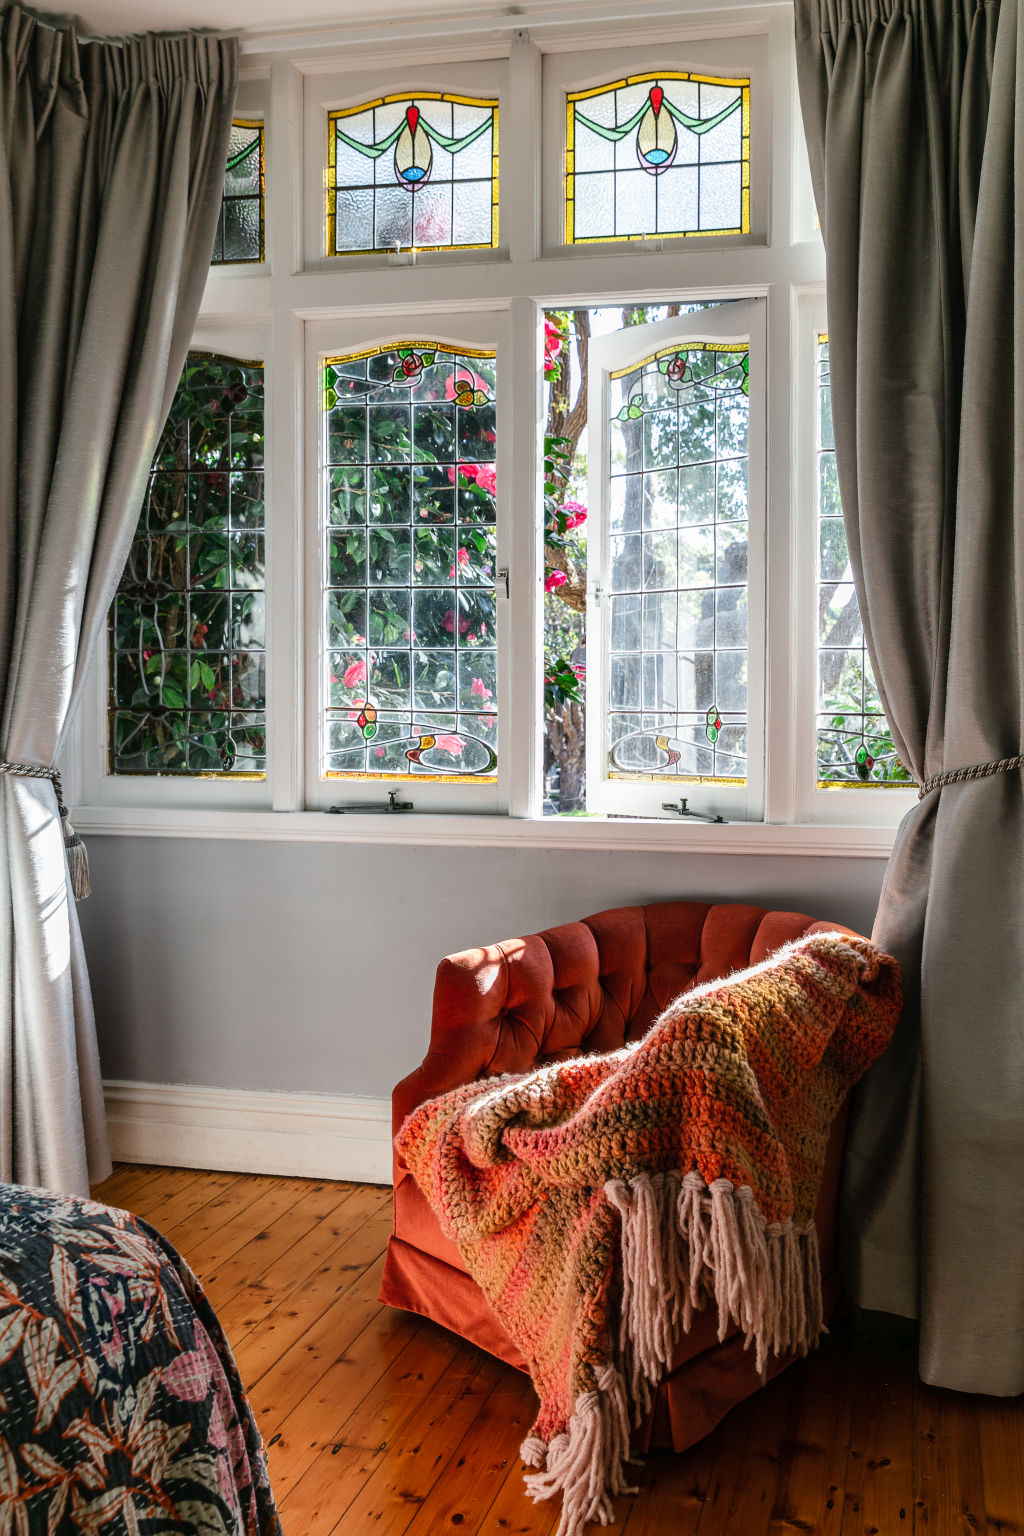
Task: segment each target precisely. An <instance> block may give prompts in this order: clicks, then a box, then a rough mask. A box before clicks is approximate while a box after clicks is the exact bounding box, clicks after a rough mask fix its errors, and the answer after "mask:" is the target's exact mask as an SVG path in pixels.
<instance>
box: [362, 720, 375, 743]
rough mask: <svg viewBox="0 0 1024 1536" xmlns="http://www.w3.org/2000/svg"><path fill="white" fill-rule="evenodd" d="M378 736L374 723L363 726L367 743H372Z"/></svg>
mask: <svg viewBox="0 0 1024 1536" xmlns="http://www.w3.org/2000/svg"><path fill="white" fill-rule="evenodd" d="M376 734H377V727H376V726H375V725H373V724H372V723H371V724H368V725H364V726H363V735H364V736H365V737H366V740H367V741H372V740H373V738H374V737H375V736H376Z"/></svg>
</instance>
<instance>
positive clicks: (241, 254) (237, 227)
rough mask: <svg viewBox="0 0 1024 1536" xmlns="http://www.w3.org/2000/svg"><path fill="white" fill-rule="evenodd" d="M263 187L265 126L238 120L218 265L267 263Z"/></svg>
mask: <svg viewBox="0 0 1024 1536" xmlns="http://www.w3.org/2000/svg"><path fill="white" fill-rule="evenodd" d="M263 185H264V169H263V123H262V121H260V120H257V119H250V118H235V120H234V121H233V122H232V124H231V138H230V143H229V148H228V163H227V167H226V169H225V171H224V196H223V198H222V199H221V205H220V220H219V222H218V224H217V238H216V240H215V241H214V245H213V261H214V264H215V265H218V264H226V263H231V262H255V261H262V260H263V258H264V240H263Z"/></svg>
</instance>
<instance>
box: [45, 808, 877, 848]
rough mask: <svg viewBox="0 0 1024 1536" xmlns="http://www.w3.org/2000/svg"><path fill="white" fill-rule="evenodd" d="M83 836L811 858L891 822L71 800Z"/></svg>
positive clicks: (861, 844) (864, 842)
mask: <svg viewBox="0 0 1024 1536" xmlns="http://www.w3.org/2000/svg"><path fill="white" fill-rule="evenodd" d="M72 819H73V821H74V825H75V827H76V828H77V830H78V831H80V832H82V833H83V834H85V835H86V836H102V837H204V838H221V839H230V840H233V841H234V840H240V841H244V842H286V843H295V842H298V843H307V842H308V843H377V844H381V843H398V844H403V845H405V846H409V847H450V848H457V847H465V848H504V847H509V848H558V849H567V850H569V849H573V850H625V851H629V850H634V851H637V852H665V853H704V854H707V853H731V854H752V853H761V854H769V855H775V856H778V855H780V854H784V855H790V856H803V857H811V858H814V857H818V858H862V859H884V858H888V856H889V853H890V850H891V849H892V845H893V840H894V838H895V836H896V828H895V827H881V826H879V827H849V826H811V825H802V826H780V825H778V824H766V823H762V822H730V823H726V824H725V825H723V826H709V825H707V824H706V823H703V822H693V823H690V824H684V823H681V822H670V821H662V820H656V821H655V820H651V821H645V820H639V819H638V820H636V821H632V820H630V821H619V820H611V821H603V820H599V819H594V820H590V819H587V818H583V817H579V818H575V817H573V818H566V820H564V821H562V820H558V819H556V818H552V817H544V818H536V819H516V818H512V817H508V816H452V815H427V814H421V813H417V812H413V813H408V814H398V815H388V814H387V813H382V814H379V815H354V816H353V815H344V816H338V815H331V814H329V813H328V812H326V811H263V810H261V811H256V810H253V811H247V810H215V809H205V808H203V809H200V808H196V809H191V810H181V809H178V808H170V807H164V808H160V807H153V806H149V807H145V808H143V807H138V808H126V807H124V808H122V807H109V806H79V807H78V808H77V809H76V810H75V811H74V812H73V818H72Z"/></svg>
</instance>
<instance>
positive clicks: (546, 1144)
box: [396, 934, 902, 1536]
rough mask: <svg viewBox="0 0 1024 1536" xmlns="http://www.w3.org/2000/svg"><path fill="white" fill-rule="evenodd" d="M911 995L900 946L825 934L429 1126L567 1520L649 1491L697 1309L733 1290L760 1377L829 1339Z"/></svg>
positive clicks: (441, 1182)
mask: <svg viewBox="0 0 1024 1536" xmlns="http://www.w3.org/2000/svg"><path fill="white" fill-rule="evenodd" d="M901 1000H902V999H901V991H900V981H899V971H898V967H897V965H896V962H895V960H893V959H892V958H891V956H889V955H886V954H883V953H882V952H881V951H880V950H878V949H876V948H875V946H874V945H872V944H870V943H869V942H868V941H867V940H866V939H861V938H852V937H848V936H845V935H840V934H817V935H814V936H813V937H811V938H806V939H802V940H798V941H797V942H796V943H794V944H791V945H789V946H787V947H786V948H785V949H782V950H780V951H778V953H777V954H776V955H774V956H773V957H772V958H771V959H769V960H768V961H766V962H765V963H763V964H761V965H758V966H755V967H753V968H752V969H750V970H748V971H744V972H740V973H737V974H735V975H733V976H730V977H729V978H728V979H726V980H725V981H722V982H718V983H713V984H711V985H710V986H706V987H702V988H699V989H697V990H696V991H692V992H688V993H684V994H683V995H682V996H681V997H679V998H677V999H676V1000H675V1001H674V1002H672V1003H671V1004H670V1005H669V1007H668V1008H666V1010H665V1011H664V1013H663V1014H662V1015H661V1017H660V1018H659V1019H657V1020H656V1021H655V1023H654V1024H653V1026H652V1027H651V1029H650V1031H649V1032H648V1034H647V1035H645V1037H644V1038H643V1039H642V1040H641V1041H639V1042H637V1043H636V1044H634V1045H629V1046H626V1047H624V1048H623V1049H621V1050H618V1051H612V1052H608V1053H607V1054H604V1055H600V1056H588V1057H578V1058H576V1059H574V1060H570V1061H563V1062H558V1063H556V1064H553V1065H551V1066H547V1067H542V1068H540V1069H539V1070H536V1071H533V1072H530V1073H527V1074H525V1075H515V1076H512V1075H509V1076H504V1077H496V1078H489V1079H482V1080H480V1081H477V1082H473V1083H467V1084H466V1085H465V1086H464V1087H461V1088H457V1089H454V1090H453V1091H452V1092H451V1093H447V1094H444V1095H443V1096H442V1097H441V1098H438V1099H434V1100H432V1101H430V1102H428V1103H426V1104H422V1105H421V1106H420V1107H419V1108H418V1109H416V1110H414V1111H413V1112H412V1114H411V1115H410V1116H409V1117H408V1119H407V1120H406V1121H405V1124H404V1125H403V1126H402V1128H401V1130H400V1131H399V1133H398V1137H397V1141H396V1144H397V1147H398V1150H399V1153H400V1155H401V1157H402V1158H403V1159H404V1161H405V1163H406V1165H407V1166H408V1168H409V1169H410V1170H411V1171H412V1173H413V1174H414V1176H415V1177H416V1179H417V1181H418V1183H419V1184H420V1187H421V1188H422V1190H423V1192H424V1194H425V1195H426V1196H427V1198H428V1200H429V1201H430V1203H431V1205H432V1207H433V1209H434V1210H435V1212H436V1213H437V1216H438V1218H439V1220H440V1224H441V1228H442V1230H443V1231H444V1232H445V1234H446V1235H447V1236H448V1237H450V1238H451V1239H452V1240H453V1241H454V1242H455V1243H456V1244H457V1246H458V1248H459V1251H460V1253H461V1254H462V1257H463V1260H464V1261H465V1264H466V1268H467V1269H468V1270H469V1273H470V1274H471V1275H472V1276H473V1278H474V1279H475V1280H476V1281H477V1283H478V1284H479V1286H480V1287H481V1289H482V1290H483V1292H484V1294H485V1295H486V1297H487V1299H488V1301H489V1302H490V1304H491V1306H492V1308H493V1309H494V1311H495V1313H496V1314H497V1316H498V1318H499V1319H500V1321H501V1322H502V1324H503V1325H504V1327H505V1328H506V1330H507V1331H508V1333H509V1334H510V1336H511V1337H512V1338H513V1339H514V1340H515V1342H516V1344H517V1345H518V1346H519V1349H520V1350H521V1352H522V1354H523V1357H524V1359H525V1360H526V1362H527V1365H528V1367H529V1370H530V1375H531V1377H532V1380H533V1383H534V1386H535V1388H536V1390H537V1395H538V1397H539V1398H540V1412H539V1414H538V1416H537V1420H536V1423H535V1424H534V1427H533V1429H532V1431H531V1433H530V1435H529V1436H528V1438H527V1439H526V1441H525V1442H524V1443H523V1448H522V1455H523V1459H524V1461H526V1462H527V1464H528V1465H530V1466H533V1467H536V1468H538V1469H539V1470H537V1471H536V1472H534V1473H533V1474H531V1475H528V1476H527V1480H526V1482H527V1490H528V1491H529V1493H530V1494H531V1495H532V1497H533V1498H534V1499H544V1498H550V1497H552V1496H554V1495H556V1494H559V1493H560V1494H561V1495H562V1500H563V1504H562V1519H561V1524H560V1525H559V1536H577V1533H578V1532H579V1531H580V1530H581V1529H582V1526H583V1524H584V1522H585V1521H587V1520H598V1521H600V1523H601V1524H604V1525H607V1524H609V1523H610V1522H611V1520H612V1518H613V1514H612V1504H611V1499H612V1496H613V1495H614V1494H617V1493H623V1492H634V1491H635V1490H634V1489H631V1488H629V1487H628V1485H627V1481H626V1476H625V1463H626V1461H627V1460H628V1459H629V1436H630V1432H631V1428H632V1427H633V1426H634V1425H635V1424H637V1423H639V1422H640V1420H641V1418H642V1416H643V1414H644V1413H645V1412H646V1411H647V1410H648V1408H649V1407H650V1403H651V1394H652V1389H653V1387H654V1386H655V1385H656V1384H657V1382H658V1381H659V1380H660V1379H661V1377H662V1376H663V1375H664V1373H665V1371H666V1369H667V1368H668V1366H669V1364H670V1362H671V1359H672V1354H673V1350H674V1347H675V1344H676V1342H677V1341H678V1339H679V1336H680V1333H681V1332H686V1331H688V1330H689V1328H690V1324H691V1321H692V1318H693V1314H694V1312H695V1310H697V1309H699V1308H702V1307H703V1306H705V1305H706V1304H707V1303H709V1302H710V1301H712V1300H713V1301H714V1303H715V1304H716V1306H717V1309H718V1324H719V1329H718V1331H719V1338H724V1336H725V1333H726V1331H727V1329H728V1327H729V1323H730V1321H733V1322H735V1323H737V1324H738V1325H739V1327H740V1328H741V1329H742V1330H743V1331H744V1334H745V1336H746V1341H747V1343H748V1344H752V1345H753V1348H754V1351H755V1357H756V1362H757V1366H758V1369H759V1370H760V1369H763V1366H764V1362H765V1360H766V1358H767V1353H768V1351H769V1350H771V1351H773V1352H774V1353H775V1354H782V1353H789V1352H798V1353H803V1352H806V1351H807V1350H808V1349H809V1348H810V1347H811V1346H812V1345H813V1344H814V1343H815V1342H816V1340H817V1339H818V1337H819V1335H820V1334H821V1332H822V1331H823V1324H822V1301H821V1272H820V1266H819V1259H818V1245H817V1238H816V1235H815V1230H814V1222H813V1212H814V1206H815V1202H816V1199H817V1193H818V1187H819V1184H820V1182H821V1175H822V1170H823V1167H824V1160H825V1149H826V1144H827V1141H828V1133H829V1126H830V1125H831V1122H832V1120H833V1117H834V1116H835V1114H836V1112H837V1110H838V1109H839V1107H840V1105H841V1104H842V1102H843V1100H844V1098H845V1097H846V1094H847V1093H848V1092H849V1090H850V1088H851V1087H852V1086H853V1084H854V1083H855V1082H856V1081H857V1079H858V1078H859V1077H860V1076H861V1074H862V1073H863V1072H864V1071H865V1070H866V1068H867V1067H868V1066H869V1065H870V1064H871V1062H872V1061H874V1060H875V1058H876V1057H877V1056H879V1055H881V1053H882V1051H883V1050H884V1049H885V1047H886V1045H887V1044H888V1042H889V1040H890V1038H891V1036H892V1032H893V1029H894V1027H895V1024H896V1020H897V1017H898V1015H899V1010H900V1005H901Z"/></svg>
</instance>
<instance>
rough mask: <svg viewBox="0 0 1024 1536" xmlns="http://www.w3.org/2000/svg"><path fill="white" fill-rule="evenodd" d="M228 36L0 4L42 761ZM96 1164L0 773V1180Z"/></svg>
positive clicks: (175, 343)
mask: <svg viewBox="0 0 1024 1536" xmlns="http://www.w3.org/2000/svg"><path fill="white" fill-rule="evenodd" d="M236 73H237V44H236V43H235V42H234V41H233V40H226V39H221V38H215V37H210V36H205V35H190V36H180V37H178V36H176V37H155V36H149V37H139V38H133V39H128V40H125V41H123V42H119V43H98V42H92V43H82V42H80V40H79V39H78V38H77V36H76V34H75V32H74V30H73V29H72V28H70V27H56V28H53V27H49V26H47V25H44V24H43V23H42V22H41V21H39V20H37V19H36V18H35V17H33V16H32V15H30V14H29V13H28V12H26V11H24V10H23V9H22V8H21V6H20V5H9V6H6V7H0V756H2V757H3V758H4V759H5V760H6V761H7V762H9V763H21V764H29V765H32V764H35V765H42V766H50V765H52V764H53V763H54V762H55V760H56V757H57V755H58V754H59V752H60V749H61V743H62V741H63V739H64V736H65V733H66V731H67V727H68V723H69V721H70V719H71V717H72V715H73V712H74V709H75V707H76V705H77V702H78V697H79V694H80V692H81V688H82V683H83V680H84V677H85V673H86V669H87V666H88V662H89V659H90V656H91V654H92V652H93V650H94V649H95V647H96V644H97V641H98V640H99V638H100V636H101V634H102V633H103V630H104V623H105V618H106V613H107V610H108V608H109V605H110V602H111V599H112V597H113V594H114V590H115V588H116V586H117V583H118V580H119V579H120V575H121V572H122V570H123V568H124V563H125V560H126V558H127V554H128V549H129V546H130V543H131V538H132V533H133V531H134V528H135V525H136V521H137V519H138V514H139V508H140V506H141V502H142V496H143V491H144V487H145V481H146V472H147V469H148V465H149V460H150V458H151V456H152V453H153V450H154V448H155V445H156V440H157V435H158V433H159V431H160V428H161V427H162V425H163V421H164V418H165V416H166V414H167V410H168V407H169V405H170V401H171V398H172V396H173V392H174V387H175V384H176V382H177V378H178V375H179V373H180V371H181V367H182V364H183V362H184V357H185V352H186V350H187V348H188V343H189V338H190V335H191V331H192V327H193V325H194V322H195V317H196V314H197V312H198V309H199V303H200V300H201V297H202V292H203V285H204V282H205V278H206V271H207V267H208V265H209V259H210V253H211V251H212V248H213V238H214V232H215V227H216V221H217V214H218V209H219V203H220V191H221V187H222V185H223V175H224V163H225V159H226V156H227V145H228V134H229V131H230V123H231V111H232V106H233V103H234V96H235V85H236ZM108 1169H109V1158H108V1155H107V1145H106V1131H105V1125H104V1118H103V1099H102V1092H101V1084H100V1075H99V1062H98V1057H97V1050H96V1039H95V1030H94V1023H93V1013H92V1002H91V998H90V992H89V981H88V977H87V974H86V968H85V959H84V956H83V952H82V941H81V935H80V932H79V926H78V920H77V917H76V913H75V903H74V900H73V898H72V893H71V887H70V882H69V879H68V872H67V866H66V860H65V851H64V843H63V838H62V835H61V828H60V822H59V818H58V815H57V808H56V800H55V795H54V789H53V785H52V784H51V783H50V782H49V781H48V780H45V779H33V778H25V777H16V776H12V775H11V774H9V773H3V774H0V1177H2V1178H3V1179H5V1180H13V1181H16V1182H20V1183H28V1184H39V1185H46V1186H48V1187H50V1188H51V1189H57V1190H64V1191H71V1192H75V1191H77V1192H87V1190H88V1182H89V1176H90V1175H91V1176H92V1178H93V1179H94V1180H95V1179H98V1178H102V1177H103V1176H104V1175H105V1173H106V1172H107V1171H108Z"/></svg>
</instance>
